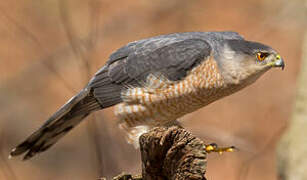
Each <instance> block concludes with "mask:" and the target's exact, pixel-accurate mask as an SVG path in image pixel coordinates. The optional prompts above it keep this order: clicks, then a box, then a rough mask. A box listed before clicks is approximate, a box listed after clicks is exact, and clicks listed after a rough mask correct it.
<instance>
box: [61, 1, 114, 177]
mask: <svg viewBox="0 0 307 180" xmlns="http://www.w3.org/2000/svg"><path fill="white" fill-rule="evenodd" d="M67 4H68V3H67V1H64V0H61V1H59V9H60V15H61V16H60V17H61V20H62V24H63V26H64V30H65V32H66V35H67V37H68V41H69V44H70V46H71V48H72V50H73V52H74V54H75V55H76V56H77V57H79V58H80V59H81V60H82V62H83V65H84V69H85V71H86V77H87V78H86V81H89V79H90V77H91V66H90V59H91V58H90V57H91V54H92V51H93V49H94V48H95V46H96V42H97V39H98V32H99V31H98V29H99V28H98V27H99V26H98V22H99V20H98V14H99V13H98V10H99V6H100V5H99V1H97V0H92V1H90V3H89V8H90V12H91V16H90V18H91V19H90V21H91V32H90V33H89V34H90V36H89V40H88V43H86V44H84V43H82V42H81V41H80V40H79V38H77V37H76V33H75V32H74V28H73V24H72V21H71V20H70V18H69V14H68V6H67ZM82 45H83V46H82ZM90 118H91V121H88V123H87V132H88V135H89V137H90V140H91V142H92V143H91V144H92V146H93V149H94V150H95V156H96V158H95V159H96V160H97V174H98V175H99V176H101V175H102V174H103V173H104V163H103V160H104V159H103V157H102V155H103V152H102V151H103V149H102V141H101V137H100V134H99V133H98V129H97V128H98V127H97V122H96V118H95V116H94V115H93V116H91V117H90ZM105 136H108V134H105ZM109 157H110V156H109ZM112 166H113V167H115V166H116V165H114V163H113V164H112Z"/></svg>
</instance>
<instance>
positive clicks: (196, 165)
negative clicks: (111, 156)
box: [113, 126, 207, 180]
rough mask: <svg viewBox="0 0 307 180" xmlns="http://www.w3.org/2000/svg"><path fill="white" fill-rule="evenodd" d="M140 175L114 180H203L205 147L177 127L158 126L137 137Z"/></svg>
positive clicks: (125, 176)
mask: <svg viewBox="0 0 307 180" xmlns="http://www.w3.org/2000/svg"><path fill="white" fill-rule="evenodd" d="M139 142H140V151H141V159H142V175H139V176H132V175H130V174H121V175H119V176H117V177H114V178H113V180H185V179H191V180H206V178H205V173H206V165H207V153H206V151H205V147H206V145H205V144H204V142H203V141H201V140H200V139H198V138H196V137H194V136H193V135H192V134H191V133H190V132H188V131H186V130H185V129H183V128H179V127H176V126H172V127H168V128H167V127H158V128H154V129H153V130H151V131H149V132H148V133H145V134H143V135H142V136H141V137H140V140H139Z"/></svg>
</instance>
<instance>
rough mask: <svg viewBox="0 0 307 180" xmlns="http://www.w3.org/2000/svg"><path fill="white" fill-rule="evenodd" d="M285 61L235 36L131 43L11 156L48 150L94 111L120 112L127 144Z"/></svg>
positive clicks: (178, 37)
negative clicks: (112, 110) (112, 107)
mask: <svg viewBox="0 0 307 180" xmlns="http://www.w3.org/2000/svg"><path fill="white" fill-rule="evenodd" d="M272 67H281V68H282V69H283V68H284V61H283V59H282V58H281V57H280V55H279V54H278V53H277V52H276V51H275V50H274V49H272V48H271V47H269V46H267V45H264V44H261V43H258V42H252V41H247V40H245V39H244V38H243V37H242V36H240V35H239V34H238V33H236V32H186V33H175V34H169V35H161V36H156V37H152V38H148V39H143V40H139V41H135V42H131V43H128V44H127V45H125V46H123V47H121V48H120V49H118V50H117V51H115V52H114V53H113V54H111V56H110V57H109V60H108V61H107V63H106V64H105V65H104V66H103V67H102V68H101V69H100V70H99V71H98V72H97V73H96V74H95V75H94V77H93V78H92V79H91V80H90V81H89V83H88V84H87V86H86V87H85V88H84V89H82V90H81V91H80V92H79V93H78V94H77V95H76V96H74V97H73V98H71V99H70V100H69V101H68V102H67V103H66V104H65V105H63V106H62V107H61V108H60V109H59V110H58V111H57V112H56V113H54V114H53V115H52V116H51V117H50V118H49V119H48V120H47V121H46V122H45V123H44V124H43V125H42V126H41V128H39V129H38V130H37V131H35V132H34V133H33V134H32V135H30V136H29V137H28V138H27V139H26V140H25V141H24V142H22V143H21V144H20V145H18V146H17V147H16V148H14V149H13V150H12V151H11V153H10V155H11V156H17V155H21V154H24V153H25V155H24V160H26V159H29V158H31V157H33V156H34V155H36V154H37V153H40V152H43V151H45V150H47V149H48V148H50V147H51V146H52V145H53V144H54V143H56V142H57V141H58V140H59V139H60V138H61V137H63V136H64V135H65V134H66V133H68V132H69V131H70V130H71V129H73V128H74V127H75V126H76V125H77V124H79V123H80V122H81V121H82V120H83V119H84V118H85V117H86V116H88V115H89V114H90V113H92V112H94V111H97V110H101V109H104V108H107V107H110V106H115V114H116V116H117V117H118V118H119V127H120V128H121V129H124V130H125V131H126V132H127V137H128V140H129V141H131V142H132V143H133V142H136V141H137V140H138V137H139V136H140V135H141V134H142V133H144V132H146V131H148V130H150V129H151V128H153V127H156V126H168V125H172V124H175V123H176V120H177V119H178V118H180V117H182V116H184V115H185V114H188V113H191V112H193V111H195V110H197V109H199V108H201V107H204V106H206V105H208V104H210V103H212V102H214V101H216V100H218V99H221V98H222V97H225V96H228V95H231V94H233V93H235V92H237V91H239V90H241V89H242V88H244V87H246V86H248V85H250V84H252V83H253V82H255V81H256V80H257V79H258V78H259V77H260V76H261V75H263V74H264V73H265V72H267V71H268V70H270V69H271V68H272Z"/></svg>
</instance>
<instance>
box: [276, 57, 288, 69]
mask: <svg viewBox="0 0 307 180" xmlns="http://www.w3.org/2000/svg"><path fill="white" fill-rule="evenodd" d="M274 66H275V67H280V68H281V70H284V69H285V62H284V60H283V59H282V58H281V57H280V55H277V56H276V61H275V63H274Z"/></svg>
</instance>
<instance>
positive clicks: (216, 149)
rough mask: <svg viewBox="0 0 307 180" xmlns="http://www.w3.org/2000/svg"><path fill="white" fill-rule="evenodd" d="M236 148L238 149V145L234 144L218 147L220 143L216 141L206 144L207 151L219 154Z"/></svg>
mask: <svg viewBox="0 0 307 180" xmlns="http://www.w3.org/2000/svg"><path fill="white" fill-rule="evenodd" d="M235 150H237V148H236V147H234V146H230V147H218V145H217V144H216V143H211V144H208V145H206V148H205V151H206V152H207V153H212V152H216V153H219V154H223V152H234V151H235Z"/></svg>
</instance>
